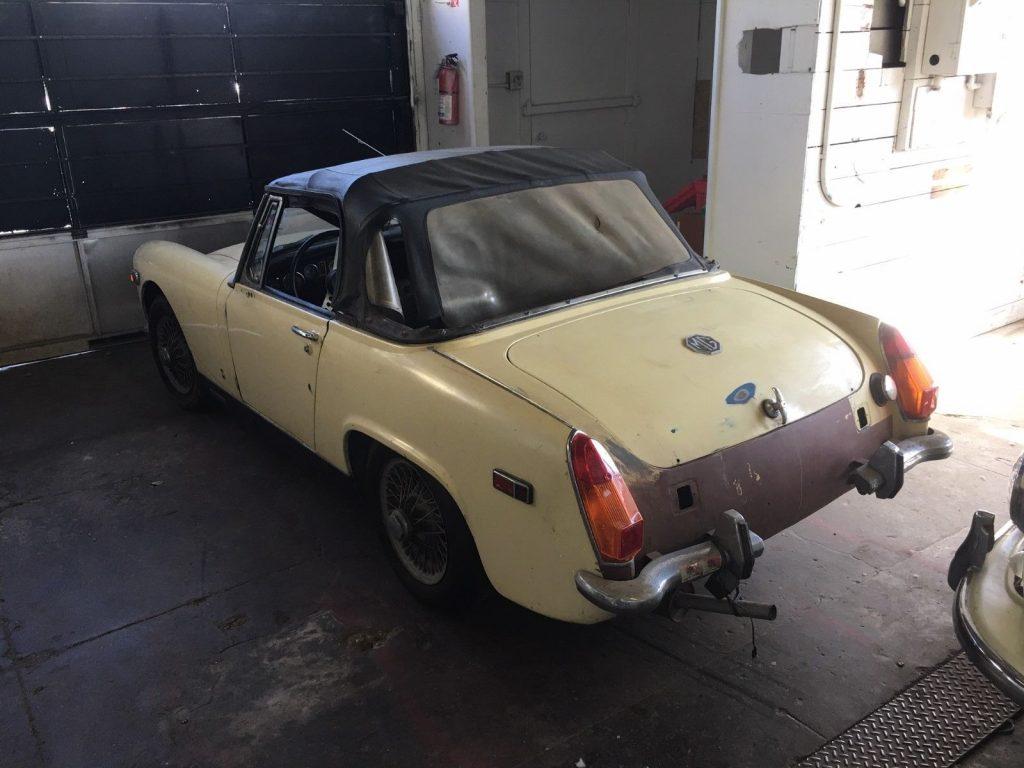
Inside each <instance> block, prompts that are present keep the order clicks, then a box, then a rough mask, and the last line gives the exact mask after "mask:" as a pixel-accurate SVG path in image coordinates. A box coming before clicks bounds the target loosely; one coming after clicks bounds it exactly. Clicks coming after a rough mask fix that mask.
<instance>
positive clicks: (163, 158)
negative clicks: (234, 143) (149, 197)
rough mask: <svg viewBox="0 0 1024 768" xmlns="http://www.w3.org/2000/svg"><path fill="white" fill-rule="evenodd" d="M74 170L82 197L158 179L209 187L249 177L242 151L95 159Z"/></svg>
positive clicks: (216, 149) (219, 149) (225, 149)
mask: <svg viewBox="0 0 1024 768" xmlns="http://www.w3.org/2000/svg"><path fill="white" fill-rule="evenodd" d="M71 170H72V176H73V177H74V179H75V184H76V186H77V187H78V188H79V194H88V193H95V192H97V191H103V190H121V189H133V188H136V187H147V186H151V184H148V183H147V181H148V180H151V179H157V178H158V179H160V180H161V184H202V185H206V184H209V183H211V182H219V181H224V180H228V179H235V180H242V181H244V180H245V179H246V177H247V175H248V169H247V168H246V165H245V150H244V149H243V148H242V147H209V148H206V149H190V150H186V151H183V152H176V153H173V154H172V153H165V154H162V155H152V154H148V153H135V152H133V153H125V154H122V155H118V156H114V157H92V158H86V159H83V160H76V161H74V162H73V163H72V168H71Z"/></svg>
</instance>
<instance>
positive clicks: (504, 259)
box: [427, 179, 701, 327]
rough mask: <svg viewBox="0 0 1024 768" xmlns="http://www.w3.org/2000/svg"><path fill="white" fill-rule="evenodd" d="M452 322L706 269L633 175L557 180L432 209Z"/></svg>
mask: <svg viewBox="0 0 1024 768" xmlns="http://www.w3.org/2000/svg"><path fill="white" fill-rule="evenodd" d="M427 235H428V237H429V240H430V251H431V257H432V259H433V264H434V271H435V274H436V276H437V286H438V292H439V294H440V297H441V305H442V308H443V314H444V319H445V323H446V325H448V326H449V327H465V326H469V325H475V324H479V323H485V322H487V321H490V320H494V319H497V318H500V317H504V316H507V315H510V314H513V313H518V312H525V311H527V310H530V309H536V308H539V307H544V306H546V305H549V304H554V303H556V302H561V301H566V300H568V299H573V298H578V297H580V296H586V295H589V294H593V293H598V292H600V291H604V290H608V289H610V288H615V287H618V286H622V285H627V284H630V283H633V282H639V281H641V280H644V279H647V278H650V277H657V276H661V275H672V274H675V273H677V272H681V271H691V270H695V269H700V268H701V265H700V264H699V263H698V262H697V260H696V259H694V258H693V257H692V256H691V254H690V252H689V251H688V250H687V248H686V246H685V245H684V244H683V241H682V240H681V239H680V237H679V235H678V233H677V232H675V231H673V228H672V226H671V225H670V224H669V223H668V222H667V221H666V220H665V219H664V218H663V217H662V215H661V213H660V211H658V209H656V208H655V207H654V205H653V204H652V203H651V202H650V200H648V198H647V196H646V195H645V194H644V192H643V191H642V190H641V189H640V187H639V186H637V185H636V184H635V183H634V182H633V181H631V180H628V179H612V180H601V181H586V182H579V183H573V184H561V185H558V186H552V187H539V188H531V189H524V190H519V191H516V192H509V193H506V194H501V195H493V196H491V197H483V198H478V199H475V200H468V201H465V202H461V203H455V204H452V205H448V206H443V207H440V208H435V209H434V210H432V211H430V213H429V214H428V215H427Z"/></svg>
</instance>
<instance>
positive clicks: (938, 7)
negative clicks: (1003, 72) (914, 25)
mask: <svg viewBox="0 0 1024 768" xmlns="http://www.w3.org/2000/svg"><path fill="white" fill-rule="evenodd" d="M1016 1H1017V0H931V4H930V5H929V6H928V22H927V27H926V30H925V38H924V51H923V57H922V59H923V60H922V62H921V74H922V75H925V76H929V77H960V76H963V75H980V74H983V73H988V72H995V71H997V70H998V68H999V62H998V61H997V56H998V54H999V50H1000V47H1001V46H1000V44H999V43H1000V41H1001V39H1002V36H1003V29H1004V26H1003V25H1004V22H1005V18H1004V15H1005V14H1004V8H1005V5H1006V3H1008V2H1016Z"/></svg>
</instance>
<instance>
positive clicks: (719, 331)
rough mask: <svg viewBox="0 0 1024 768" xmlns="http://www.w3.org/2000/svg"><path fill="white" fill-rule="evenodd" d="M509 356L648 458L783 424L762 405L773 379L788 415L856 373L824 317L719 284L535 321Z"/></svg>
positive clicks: (723, 444) (719, 444)
mask: <svg viewBox="0 0 1024 768" xmlns="http://www.w3.org/2000/svg"><path fill="white" fill-rule="evenodd" d="M691 336H704V337H709V338H710V339H713V340H714V342H715V343H716V344H717V345H718V346H719V348H718V349H717V351H716V350H714V349H705V350H704V351H695V350H694V349H693V348H690V347H688V346H687V344H686V339H687V337H691ZM700 342H703V344H702V343H700ZM709 344H711V342H709V341H707V340H698V343H694V344H693V345H692V346H693V347H695V348H697V349H700V348H701V347H702V346H704V345H709ZM711 346H712V347H714V345H713V344H711ZM706 352H711V353H710V354H707V353H706ZM507 357H508V361H509V362H510V363H511V364H512V365H513V366H515V367H516V368H518V369H520V370H521V371H523V372H525V373H527V374H529V375H530V376H531V377H533V378H535V379H537V380H539V381H541V382H543V383H544V384H546V385H547V386H548V387H550V388H552V389H553V390H555V391H557V392H559V393H560V394H561V395H563V396H564V397H566V398H568V399H569V400H571V401H573V402H575V403H576V404H577V405H578V406H579V407H581V408H582V409H584V410H586V411H587V412H588V413H590V414H591V415H592V416H593V417H594V419H595V420H597V421H599V422H600V423H601V424H602V425H603V426H604V427H605V428H606V429H607V431H608V433H609V434H610V436H612V438H613V439H614V440H616V441H618V443H619V444H620V445H621V447H622V448H624V449H625V450H627V451H629V452H630V453H631V454H632V455H633V456H635V457H636V458H638V459H640V460H641V461H643V462H645V463H647V464H648V465H650V466H654V467H671V466H675V465H677V464H680V463H682V462H684V461H688V460H691V459H694V458H697V457H700V456H704V455H707V454H710V453H712V452H714V451H717V450H721V449H723V448H727V447H729V446H732V445H736V444H738V443H742V442H744V441H746V440H749V439H752V438H755V437H757V436H759V435H762V434H765V433H767V432H770V431H772V430H773V429H776V428H778V427H779V426H781V425H782V421H781V419H771V418H768V417H767V416H766V415H765V413H764V411H763V410H762V408H761V402H762V400H763V399H765V398H766V397H770V396H772V395H771V392H772V387H775V388H777V389H778V390H779V391H780V392H781V393H782V395H783V397H784V398H785V402H786V414H787V417H788V421H789V422H793V421H796V420H798V419H800V418H802V417H804V416H806V415H808V414H811V413H814V412H816V411H819V410H821V409H823V408H825V407H826V406H828V405H830V404H832V403H835V402H836V401H838V400H840V399H841V398H843V397H846V396H849V395H850V394H851V393H852V392H854V391H856V390H857V389H858V388H859V387H860V385H861V383H862V381H863V371H862V368H861V365H860V362H859V360H858V359H857V357H856V355H855V354H854V353H853V351H852V350H851V349H850V347H849V346H847V344H846V343H845V342H844V341H843V340H842V339H841V338H839V337H838V336H837V335H836V334H835V333H833V332H832V331H831V330H829V329H828V328H826V327H825V326H824V325H823V324H821V323H820V322H818V321H817V320H815V319H813V318H811V317H809V316H807V315H805V314H803V313H802V312H800V311H798V310H796V309H793V308H792V307H790V306H788V305H786V304H783V303H781V302H779V301H776V300H775V299H773V298H770V297H768V296H764V295H762V294H759V293H755V292H753V291H749V290H746V289H743V288H733V287H729V286H726V285H712V286H709V287H703V288H701V289H698V290H692V291H685V292H680V293H672V294H668V295H661V296H655V297H651V298H644V299H640V300H638V301H635V302H630V303H628V304H624V305H620V306H616V307H612V308H610V309H606V310H603V311H598V312H595V313H592V314H588V315H585V316H582V317H579V318H577V319H573V320H570V321H568V322H565V323H562V324H559V325H555V326H553V327H549V328H546V329H542V330H540V331H538V332H537V333H534V334H532V335H530V336H528V337H525V338H522V339H519V340H517V341H515V342H514V343H512V344H511V345H510V346H509V347H508V350H507Z"/></svg>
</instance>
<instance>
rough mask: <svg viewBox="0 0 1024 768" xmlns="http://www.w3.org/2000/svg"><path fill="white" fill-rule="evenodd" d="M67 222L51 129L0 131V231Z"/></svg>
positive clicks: (55, 226)
mask: <svg viewBox="0 0 1024 768" xmlns="http://www.w3.org/2000/svg"><path fill="white" fill-rule="evenodd" d="M69 223H70V214H69V212H68V206H67V200H66V197H65V194H64V184H63V177H62V176H61V172H60V164H59V162H58V158H57V145H56V143H55V141H54V133H53V131H51V130H49V129H47V128H28V129H14V130H0V232H11V231H18V230H32V229H59V228H61V227H65V226H67V225H68V224H69Z"/></svg>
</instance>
